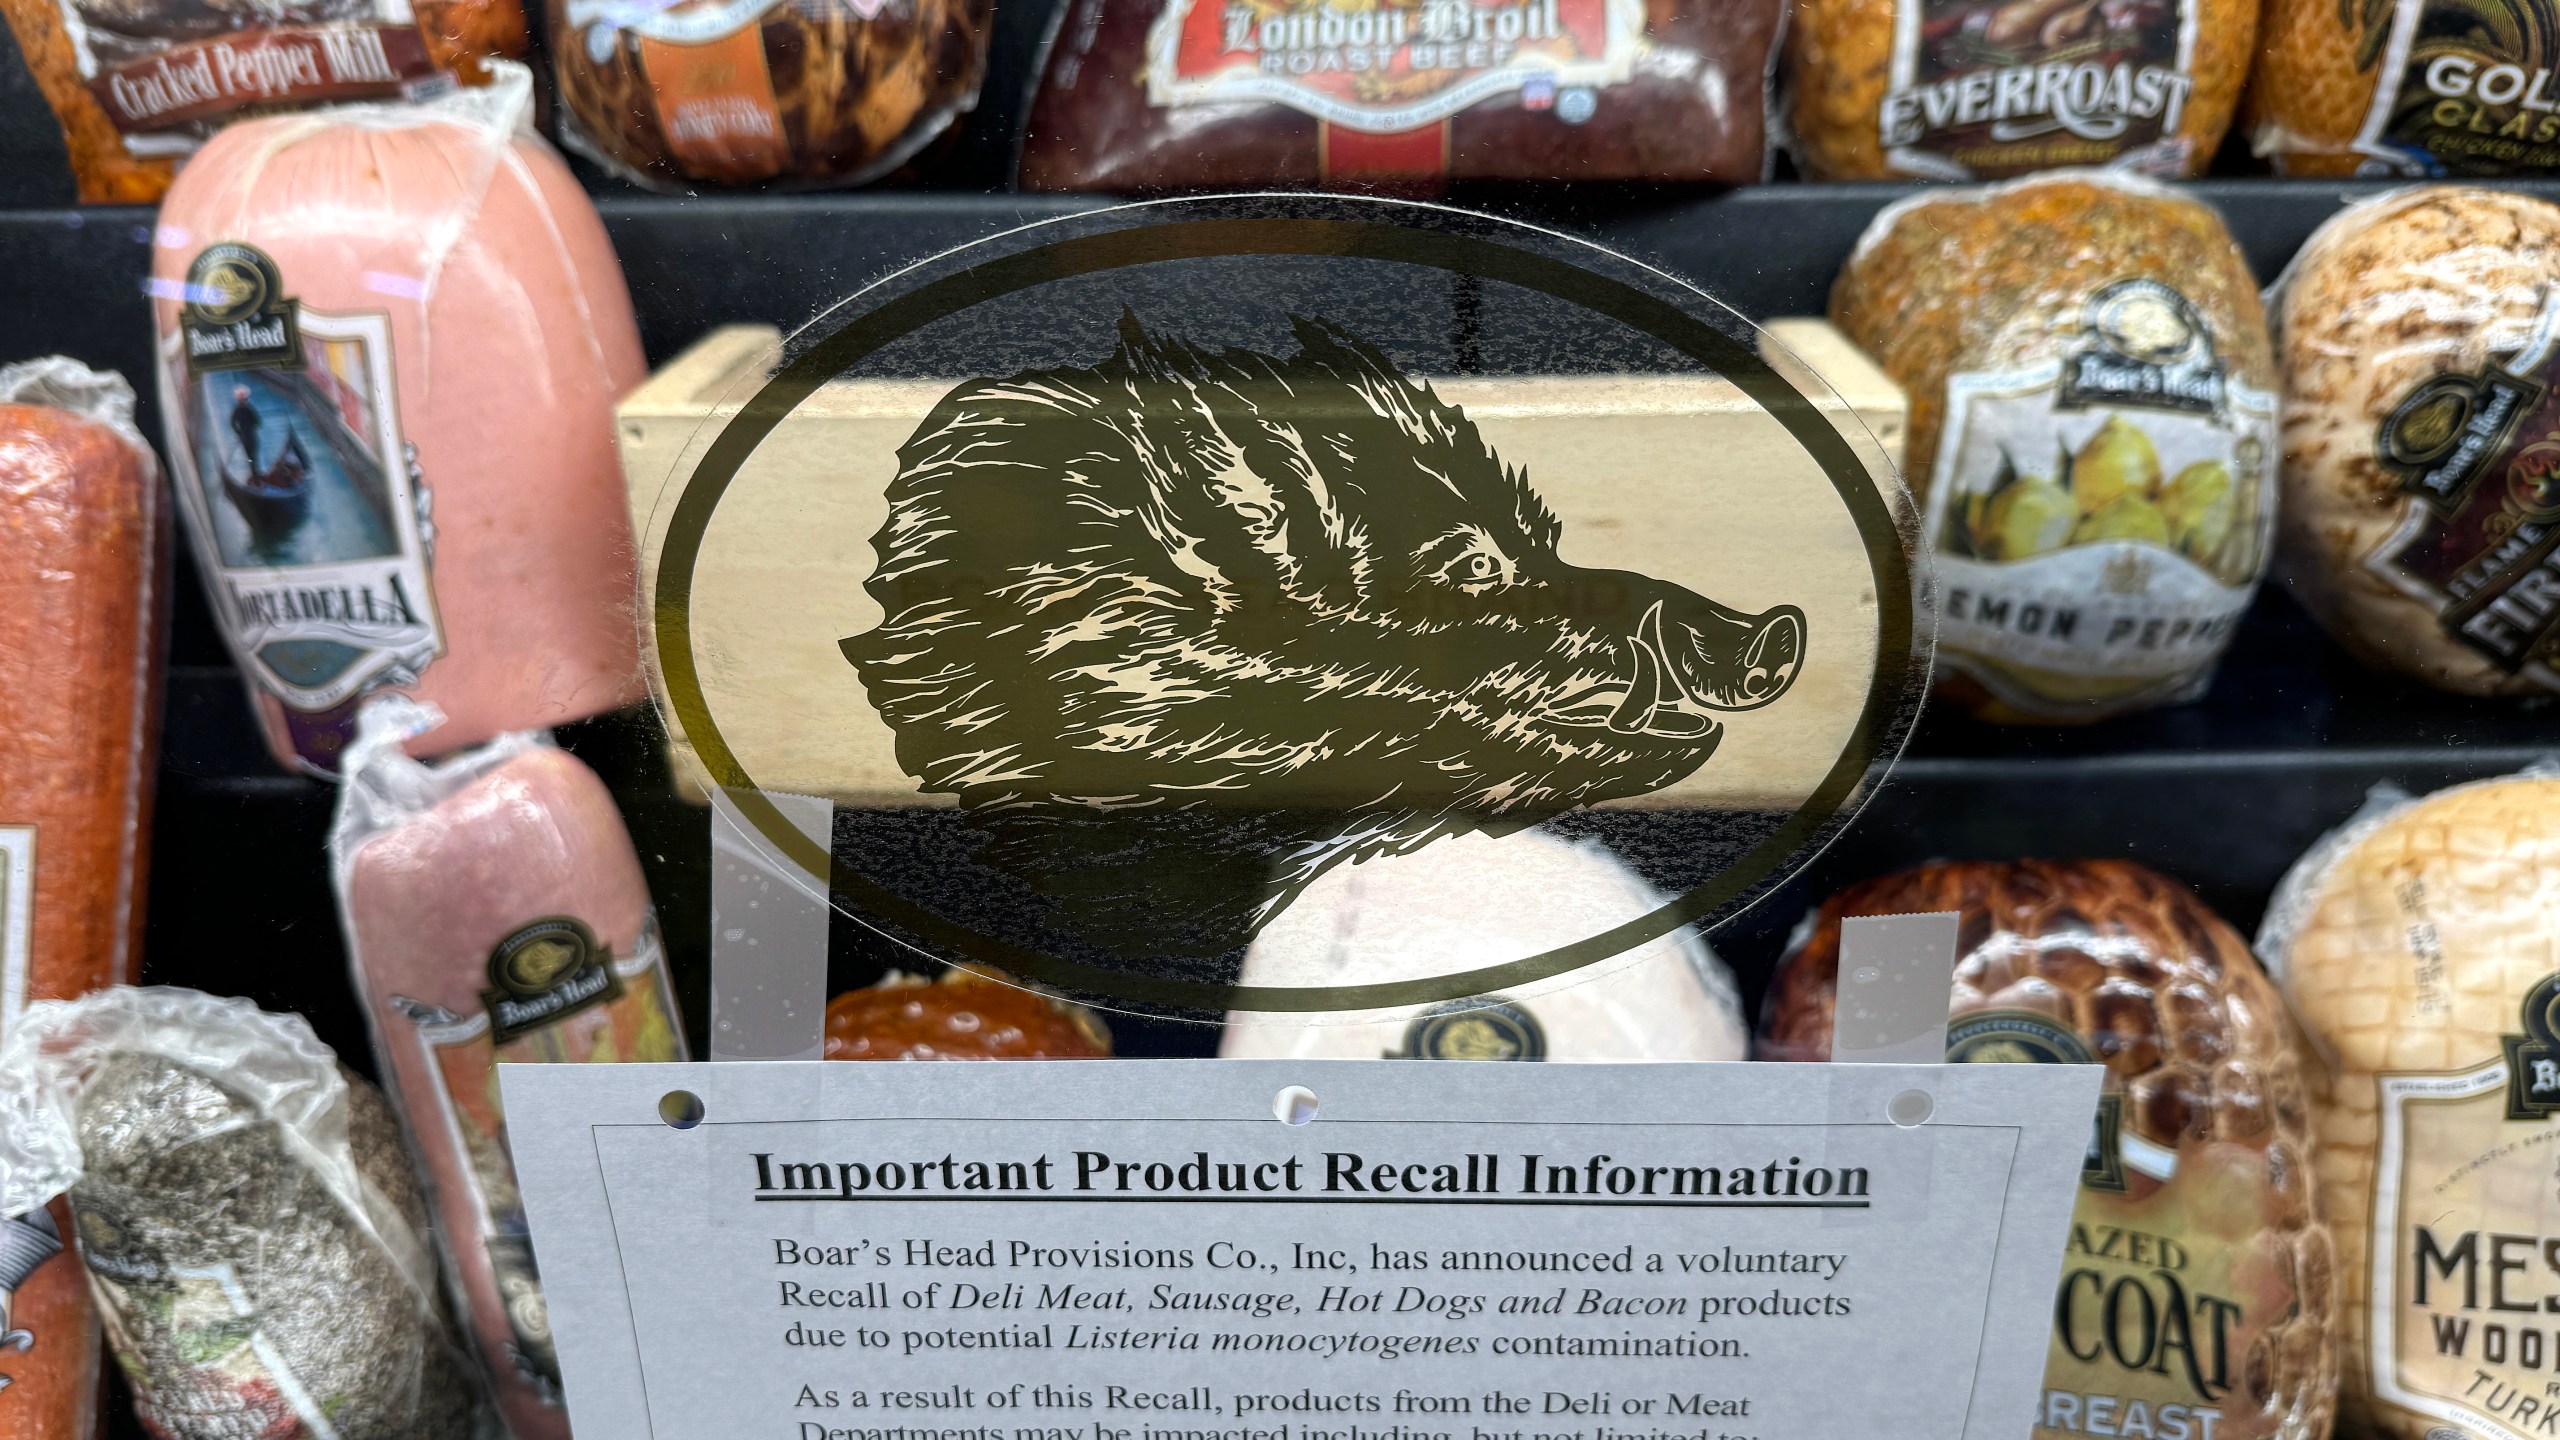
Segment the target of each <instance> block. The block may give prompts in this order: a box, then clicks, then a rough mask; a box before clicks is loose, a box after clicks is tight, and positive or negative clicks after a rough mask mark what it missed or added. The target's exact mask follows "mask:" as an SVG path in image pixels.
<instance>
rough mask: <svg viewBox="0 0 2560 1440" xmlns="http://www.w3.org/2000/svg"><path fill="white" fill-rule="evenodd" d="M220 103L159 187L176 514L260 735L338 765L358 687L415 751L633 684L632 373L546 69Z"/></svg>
mask: <svg viewBox="0 0 2560 1440" xmlns="http://www.w3.org/2000/svg"><path fill="white" fill-rule="evenodd" d="M494 68H495V69H496V70H497V71H498V78H497V80H496V82H495V83H494V84H492V85H491V86H489V87H487V88H485V89H480V90H470V91H463V92H459V93H456V94H454V95H450V96H447V97H445V98H444V99H442V100H439V101H437V102H435V103H433V104H430V105H424V106H406V107H396V106H370V107H368V106H358V107H350V108H347V109H342V110H334V111H327V112H322V113H317V114H310V115H294V116H282V117H277V118H272V119H266V120H258V121H252V122H248V123H245V124H241V125H237V126H234V127H232V128H231V129H228V130H226V131H224V132H223V133H222V134H221V135H220V136H218V137H216V138H215V139H214V141H213V142H212V143H211V144H209V145H207V146H206V147H205V149H204V151H203V153H202V154H200V155H198V156H197V157H196V158H195V159H194V160H193V161H192V162H190V163H189V164H188V166H187V169H186V173H185V174H184V175H183V176H182V177H181V178H180V179H179V181H178V183H177V185H176V186H175V187H173V188H172V189H171V191H170V193H169V198H168V201H167V203H166V204H165V205H163V206H162V207H161V210H160V217H159V230H158V238H157V243H156V245H155V248H154V251H153V275H154V279H153V282H152V289H153V294H154V297H155V298H154V302H153V308H154V311H155V314H156V316H157V320H158V326H159V336H160V343H161V348H162V374H161V384H162V406H161V409H162V413H163V415H164V417H165V419H166V423H167V426H168V453H169V455H170V456H171V460H170V464H171V466H172V468H173V469H174V470H175V471H176V479H177V492H178V499H179V504H180V512H181V514H183V515H184V516H185V518H186V521H187V528H188V532H189V534H190V537H191V539H192V540H193V543H194V549H195V554H196V558H197V562H198V566H199V568H200V569H201V570H202V571H203V573H204V576H205V580H206V588H207V591H208V598H209V599H210V600H211V602H212V606H213V611H214V616H215V619H216V621H217V623H218V624H219V625H220V626H221V628H222V630H223V633H224V635H225V636H226V638H227V639H228V640H229V642H230V645H231V649H232V652H233V655H234V656H235V658H236V659H237V660H238V662H239V666H240V670H241V673H242V674H243V675H245V676H247V677H248V682H249V686H250V690H251V693H252V696H253V698H254V700H255V703H256V705H257V709H258V714H259V717H260V719H261V721H262V723H263V724H264V726H265V729H266V733H267V740H268V744H269V746H270V748H272V749H273V750H274V752H275V754H276V757H277V759H278V760H280V761H282V762H283V763H285V764H286V765H287V766H289V767H293V768H299V769H303V770H307V771H311V772H313V773H318V774H328V773H332V772H334V771H335V769H336V768H337V763H338V756H339V752H340V750H341V749H342V748H343V747H344V746H345V743H346V741H347V739H348V737H349V735H350V733H351V731H352V727H353V724H354V718H355V712H356V709H357V706H358V705H359V704H360V703H361V701H362V699H363V697H364V696H365V695H366V694H367V693H369V692H371V691H374V690H378V689H384V688H393V689H399V690H403V691H405V692H407V693H410V694H413V695H415V696H417V697H418V698H420V699H422V700H425V701H427V702H429V703H431V704H433V705H435V706H436V707H437V708H438V709H439V710H441V711H443V712H444V714H445V716H446V723H445V725H444V727H443V728H442V729H440V730H438V731H437V732H435V733H434V734H433V735H431V736H428V737H425V738H423V739H422V740H420V741H419V742H418V748H419V749H420V750H421V752H422V753H431V752H435V751H444V750H454V749H459V748H461V747H463V746H466V745H472V744H477V743H479V742H480V741H483V740H486V739H488V738H490V737H491V736H493V735H498V734H501V733H504V732H506V731H509V730H518V729H524V728H526V727H528V726H538V725H550V724H556V723H560V722H564V721H569V720H576V719H580V718H583V717H585V716H589V715H594V714H597V713H599V712H601V711H605V710H609V709H612V708H614V707H616V706H619V705H622V704H625V703H627V702H629V701H631V700H633V699H636V698H638V696H639V694H640V692H641V676H640V653H639V640H638V635H637V629H636V616H635V613H634V605H633V599H632V594H633V583H634V582H633V568H632V567H633V558H632V544H631V523H630V515H629V510H628V507H627V503H626V501H625V499H624V494H623V486H622V476H621V470H620V467H619V465H618V463H617V461H616V458H615V453H614V433H613V404H614V401H615V400H616V399H617V398H618V397H619V396H620V395H621V394H622V393H623V392H624V391H626V390H628V389H630V388H631V387H632V386H633V385H635V384H637V383H638V381H639V380H640V378H641V377H642V374H643V368H642V361H641V355H640V342H639V334H638V331H637V329H636V328H635V326H634V323H633V320H632V314H631V300H630V296H629V294H628V293H627V292H626V291H625V289H624V287H623V282H622V272H621V269H620V267H619V266H618V265H617V264H616V263H615V260H614V256H613V247H612V245H611V244H610V243H609V242H608V240H607V239H606V236H605V232H604V226H603V224H602V222H600V221H599V220H598V219H597V217H596V213H595V208H594V207H593V206H592V205H591V204H589V203H588V201H587V198H586V196H585V194H584V193H583V192H582V191H580V190H579V188H578V185H577V182H576V181H575V180H573V179H572V178H571V177H570V174H569V171H568V168H567V167H566V166H565V165H563V164H562V163H561V161H560V158H559V156H558V155H556V154H555V153H553V152H552V150H551V148H550V147H549V146H547V145H545V144H544V143H543V142H542V141H541V140H539V139H537V138H536V137H535V136H534V135H533V134H532V133H531V132H530V131H528V130H527V129H525V128H524V127H525V122H526V120H527V118H528V116H529V114H530V111H531V95H530V90H531V80H530V77H529V76H528V75H527V74H526V72H525V71H524V70H523V69H522V68H521V67H516V66H509V65H499V66H496V67H494Z"/></svg>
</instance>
